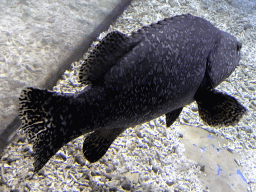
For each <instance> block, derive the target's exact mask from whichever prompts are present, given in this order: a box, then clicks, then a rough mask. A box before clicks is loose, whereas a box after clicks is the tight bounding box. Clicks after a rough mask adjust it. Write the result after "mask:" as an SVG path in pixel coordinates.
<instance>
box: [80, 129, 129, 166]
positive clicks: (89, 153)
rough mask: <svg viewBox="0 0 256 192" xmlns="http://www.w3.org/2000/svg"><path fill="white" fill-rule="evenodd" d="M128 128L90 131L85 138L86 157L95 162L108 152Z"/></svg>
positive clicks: (84, 149)
mask: <svg viewBox="0 0 256 192" xmlns="http://www.w3.org/2000/svg"><path fill="white" fill-rule="evenodd" d="M125 129H126V128H116V129H107V128H105V129H98V130H96V131H94V132H92V133H90V134H89V135H88V136H87V137H86V138H85V140H84V145H83V153H84V157H85V158H86V159H87V160H88V161H90V163H94V162H96V161H98V160H99V159H100V158H101V157H102V156H103V155H105V153H106V152H107V150H108V148H109V147H110V145H111V144H112V143H113V141H115V139H116V138H117V137H118V136H119V135H120V134H121V133H122V132H123V131H124V130H125Z"/></svg>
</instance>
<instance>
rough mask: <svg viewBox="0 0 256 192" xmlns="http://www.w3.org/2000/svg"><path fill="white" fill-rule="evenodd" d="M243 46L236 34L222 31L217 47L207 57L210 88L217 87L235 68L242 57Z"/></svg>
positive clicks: (207, 76)
mask: <svg viewBox="0 0 256 192" xmlns="http://www.w3.org/2000/svg"><path fill="white" fill-rule="evenodd" d="M241 48H242V44H241V43H240V42H238V41H237V39H236V38H235V37H234V36H232V35H230V34H229V33H226V32H222V33H221V37H220V38H218V41H217V42H216V44H215V48H214V49H213V50H212V51H211V52H210V54H209V56H208V58H207V66H206V74H207V75H206V78H208V79H207V82H208V86H207V87H208V88H210V89H213V88H215V87H217V86H218V85H219V84H220V83H221V82H222V81H224V80H225V79H226V78H228V77H229V75H230V74H231V73H232V72H233V71H234V70H235V68H236V67H237V66H238V65H239V61H240V58H241V56H240V50H241ZM209 83H210V85H209Z"/></svg>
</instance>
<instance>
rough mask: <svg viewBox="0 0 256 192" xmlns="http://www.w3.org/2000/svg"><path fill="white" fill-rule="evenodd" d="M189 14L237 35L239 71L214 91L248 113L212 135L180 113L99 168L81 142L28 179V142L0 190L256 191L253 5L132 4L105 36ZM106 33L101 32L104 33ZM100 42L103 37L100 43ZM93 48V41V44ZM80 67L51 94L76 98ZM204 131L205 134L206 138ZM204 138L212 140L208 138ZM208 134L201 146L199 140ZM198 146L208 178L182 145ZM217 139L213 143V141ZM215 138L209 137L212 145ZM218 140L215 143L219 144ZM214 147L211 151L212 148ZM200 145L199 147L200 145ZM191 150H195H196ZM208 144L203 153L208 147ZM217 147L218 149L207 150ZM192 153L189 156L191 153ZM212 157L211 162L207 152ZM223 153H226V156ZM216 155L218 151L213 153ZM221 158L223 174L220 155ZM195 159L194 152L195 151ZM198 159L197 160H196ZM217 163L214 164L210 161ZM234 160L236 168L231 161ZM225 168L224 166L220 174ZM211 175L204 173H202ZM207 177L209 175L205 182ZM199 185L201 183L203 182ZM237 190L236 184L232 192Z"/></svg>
mask: <svg viewBox="0 0 256 192" xmlns="http://www.w3.org/2000/svg"><path fill="white" fill-rule="evenodd" d="M184 13H190V14H192V15H195V16H200V17H203V18H205V19H207V20H209V21H210V22H212V23H213V24H214V25H215V26H216V27H218V28H220V29H221V30H224V31H227V32H229V33H231V34H232V35H234V36H236V37H237V38H238V40H239V41H240V42H242V44H243V47H242V59H241V62H240V64H241V65H240V66H239V67H238V68H237V69H236V70H235V71H234V72H233V73H232V75H231V76H230V77H229V78H228V79H227V80H226V81H225V82H223V83H222V84H221V85H220V86H218V88H217V89H219V90H221V91H224V92H226V93H228V94H230V95H232V96H234V97H236V98H237V99H238V100H239V102H241V103H242V104H243V105H244V106H246V108H247V109H248V113H247V114H246V115H245V116H244V117H243V119H242V120H241V121H240V122H239V123H238V124H237V125H236V126H235V127H218V128H211V127H208V126H206V125H205V124H203V122H202V121H201V120H200V119H199V117H198V113H197V111H196V110H195V109H196V108H197V107H196V104H195V103H193V104H191V105H190V106H187V107H186V108H184V109H183V112H182V114H181V115H180V117H179V120H178V121H177V122H175V124H174V125H173V126H172V127H171V128H168V129H166V127H165V119H164V117H160V118H158V119H155V120H152V121H150V122H149V123H145V124H143V125H138V126H136V127H135V128H133V129H132V128H130V129H127V130H126V131H125V132H124V133H123V134H122V135H121V136H120V137H118V138H117V140H116V141H115V142H114V143H113V144H112V145H111V147H110V149H109V150H108V152H107V154H106V155H105V156H104V157H103V158H102V159H101V160H100V161H99V162H97V163H95V164H89V163H88V162H87V161H86V160H85V159H84V158H83V154H82V151H81V149H82V143H83V136H82V137H79V138H78V139H76V140H74V141H72V142H70V143H69V144H67V145H66V146H64V147H63V148H62V149H61V150H60V151H59V152H58V153H57V155H56V156H54V157H53V158H51V160H50V161H49V162H48V163H47V165H46V166H45V168H44V169H43V170H42V171H40V172H39V174H38V175H37V176H34V178H33V179H32V180H31V179H29V178H28V177H29V176H31V175H32V174H33V166H32V163H33V159H32V158H31V154H32V153H33V152H32V149H31V148H32V147H31V146H30V145H28V144H27V141H26V140H20V141H19V142H18V143H17V144H13V145H11V146H9V147H8V153H7V154H6V155H5V156H4V157H3V159H2V163H1V164H0V168H1V180H2V181H4V184H1V183H0V189H3V190H6V191H8V190H10V189H19V190H20V191H23V190H25V191H36V189H39V190H41V191H45V190H49V191H111V190H112V191H115V190H116V191H125V190H128V191H165V190H167V191H174V190H179V191H203V190H205V191H220V190H227V191H230V190H231V191H232V190H233V191H246V190H248V191H256V185H255V183H256V176H255V174H254V173H256V165H255V164H256V163H255V162H256V154H255V152H254V149H255V148H256V130H255V123H256V116H255V114H256V95H255V90H256V79H255V74H256V66H255V65H256V44H255V40H256V30H255V28H256V3H255V1H235V0H234V1H232V0H228V1H218V0H216V1H207V0H200V1H199V0H198V1H189V0H176V1H170V0H169V1H168V0H164V1H152V0H144V1H141V0H135V1H133V2H132V5H131V6H129V7H128V8H127V9H126V10H125V12H124V13H123V14H122V15H121V16H120V17H119V19H118V20H117V21H116V22H115V23H114V24H113V25H112V26H110V27H109V29H108V31H107V32H110V31H113V30H119V31H121V32H123V33H127V34H129V33H130V32H132V31H134V30H136V29H138V28H140V27H141V26H143V25H148V24H150V23H152V22H157V21H158V20H161V19H163V18H165V17H171V16H174V15H179V14H184ZM107 32H105V33H107ZM102 36H104V34H102V35H101V36H100V37H99V39H100V38H101V37H102ZM96 43H97V42H95V44H96ZM79 65H80V62H76V63H73V64H72V66H73V67H72V70H70V71H66V72H65V74H64V75H63V79H62V80H60V81H59V83H58V84H57V85H56V87H55V88H54V90H55V91H60V92H76V91H79V90H80V89H81V88H82V87H81V85H79V84H78V83H77V70H78V69H79ZM180 125H192V126H196V127H199V128H201V129H198V128H194V127H191V128H190V129H192V130H191V131H194V130H195V129H197V130H199V131H198V132H196V133H194V134H193V133H192V132H191V134H189V136H186V135H185V133H183V132H182V129H181V128H179V127H180ZM205 130H206V131H208V132H206V131H205ZM209 132H210V133H212V135H213V136H214V137H213V136H212V135H211V136H209ZM203 134H206V136H205V140H203V138H201V136H202V135H203ZM181 135H183V137H184V139H185V138H187V139H188V141H189V140H191V141H192V140H193V139H196V140H194V141H195V142H199V143H200V142H201V145H202V146H201V148H202V149H204V150H202V151H201V152H200V153H198V154H200V155H201V159H204V160H205V161H208V162H209V164H211V163H216V164H217V165H218V166H215V164H212V170H213V171H212V172H211V171H210V169H209V167H210V166H209V167H207V166H205V170H209V172H207V171H205V172H204V171H202V169H201V167H202V165H201V166H200V164H199V163H198V162H197V159H196V157H195V156H191V158H188V157H187V156H186V152H185V151H186V150H187V149H188V148H189V147H190V143H189V142H186V141H185V140H184V139H181V138H182V137H181ZM216 136H217V137H219V138H217V137H216ZM212 137H213V138H212ZM218 139H219V140H218ZM212 140H214V141H215V142H217V143H215V144H214V145H213V144H211V142H212ZM202 141H204V142H203V143H202ZM195 142H194V143H192V145H193V144H194V145H195V147H199V146H200V145H199V143H198V144H197V143H195ZM206 145H209V147H208V148H205V147H206ZM212 146H215V147H212ZM195 147H194V149H193V148H192V149H193V150H195ZM210 149H211V150H213V151H214V150H215V152H216V155H214V154H215V152H213V153H214V154H213V156H211V158H209V157H210V156H209V155H204V154H206V153H207V152H208V151H209V150H210ZM226 149H227V150H228V151H227V150H226ZM217 151H218V152H217ZM224 151H226V153H227V154H229V155H227V154H226V155H223V156H222V159H221V162H223V161H225V163H226V164H224V165H222V166H221V167H220V162H219V161H220V160H219V159H218V158H217V155H221V154H222V153H223V152H224ZM192 155H193V151H192ZM197 156H198V155H197ZM215 157H216V158H215ZM234 158H235V159H236V161H235V162H234ZM228 165H232V166H233V168H236V167H237V168H239V169H237V171H235V172H234V173H233V177H232V179H233V180H230V179H229V178H228V179H227V178H225V177H221V176H222V175H223V174H226V173H228V170H227V169H226V168H227V166H228ZM225 166H226V167H225ZM207 168H208V169H207ZM204 174H208V175H207V177H209V178H210V179H211V184H212V185H209V186H208V189H207V187H206V186H205V185H204V184H203V183H202V177H204ZM205 177H206V176H205ZM200 178H201V179H200ZM215 183H216V185H214V184H215ZM234 183H236V184H239V185H236V186H234Z"/></svg>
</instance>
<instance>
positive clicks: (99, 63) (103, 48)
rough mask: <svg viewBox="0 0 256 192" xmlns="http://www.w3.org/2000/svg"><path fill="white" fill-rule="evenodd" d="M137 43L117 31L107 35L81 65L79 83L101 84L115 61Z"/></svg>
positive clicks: (137, 41) (134, 39)
mask: <svg viewBox="0 0 256 192" xmlns="http://www.w3.org/2000/svg"><path fill="white" fill-rule="evenodd" d="M139 42H140V39H136V38H131V37H129V36H127V35H125V34H123V33H121V32H119V31H113V32H111V33H109V34H107V36H106V37H104V38H103V39H102V40H101V42H100V43H99V44H98V45H97V46H96V47H95V49H94V50H93V52H92V53H91V54H90V55H89V56H88V58H87V59H86V60H85V61H84V63H83V64H82V66H81V69H80V72H79V82H80V83H82V84H85V85H87V84H92V85H95V84H99V83H101V81H102V80H103V77H104V74H105V73H106V72H107V71H108V70H109V69H110V68H111V67H112V66H114V65H115V64H116V61H117V60H118V59H120V58H121V57H122V56H123V55H125V54H126V53H128V52H129V51H130V50H131V49H132V48H133V47H134V46H136V45H137V44H138V43H139Z"/></svg>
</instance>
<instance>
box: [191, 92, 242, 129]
mask: <svg viewBox="0 0 256 192" xmlns="http://www.w3.org/2000/svg"><path fill="white" fill-rule="evenodd" d="M195 99H196V101H197V104H198V111H199V115H200V117H201V119H202V120H203V121H204V122H206V123H207V124H208V125H210V126H219V125H224V126H230V125H232V126H234V125H235V124H236V123H238V122H239V120H240V119H241V118H242V116H243V115H244V114H245V112H246V108H245V107H244V106H243V105H241V104H240V103H239V102H238V101H237V100H236V99H235V98H234V97H232V96H229V95H227V94H224V93H221V92H218V91H216V90H213V91H204V92H200V95H199V94H197V95H196V97H195Z"/></svg>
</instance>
